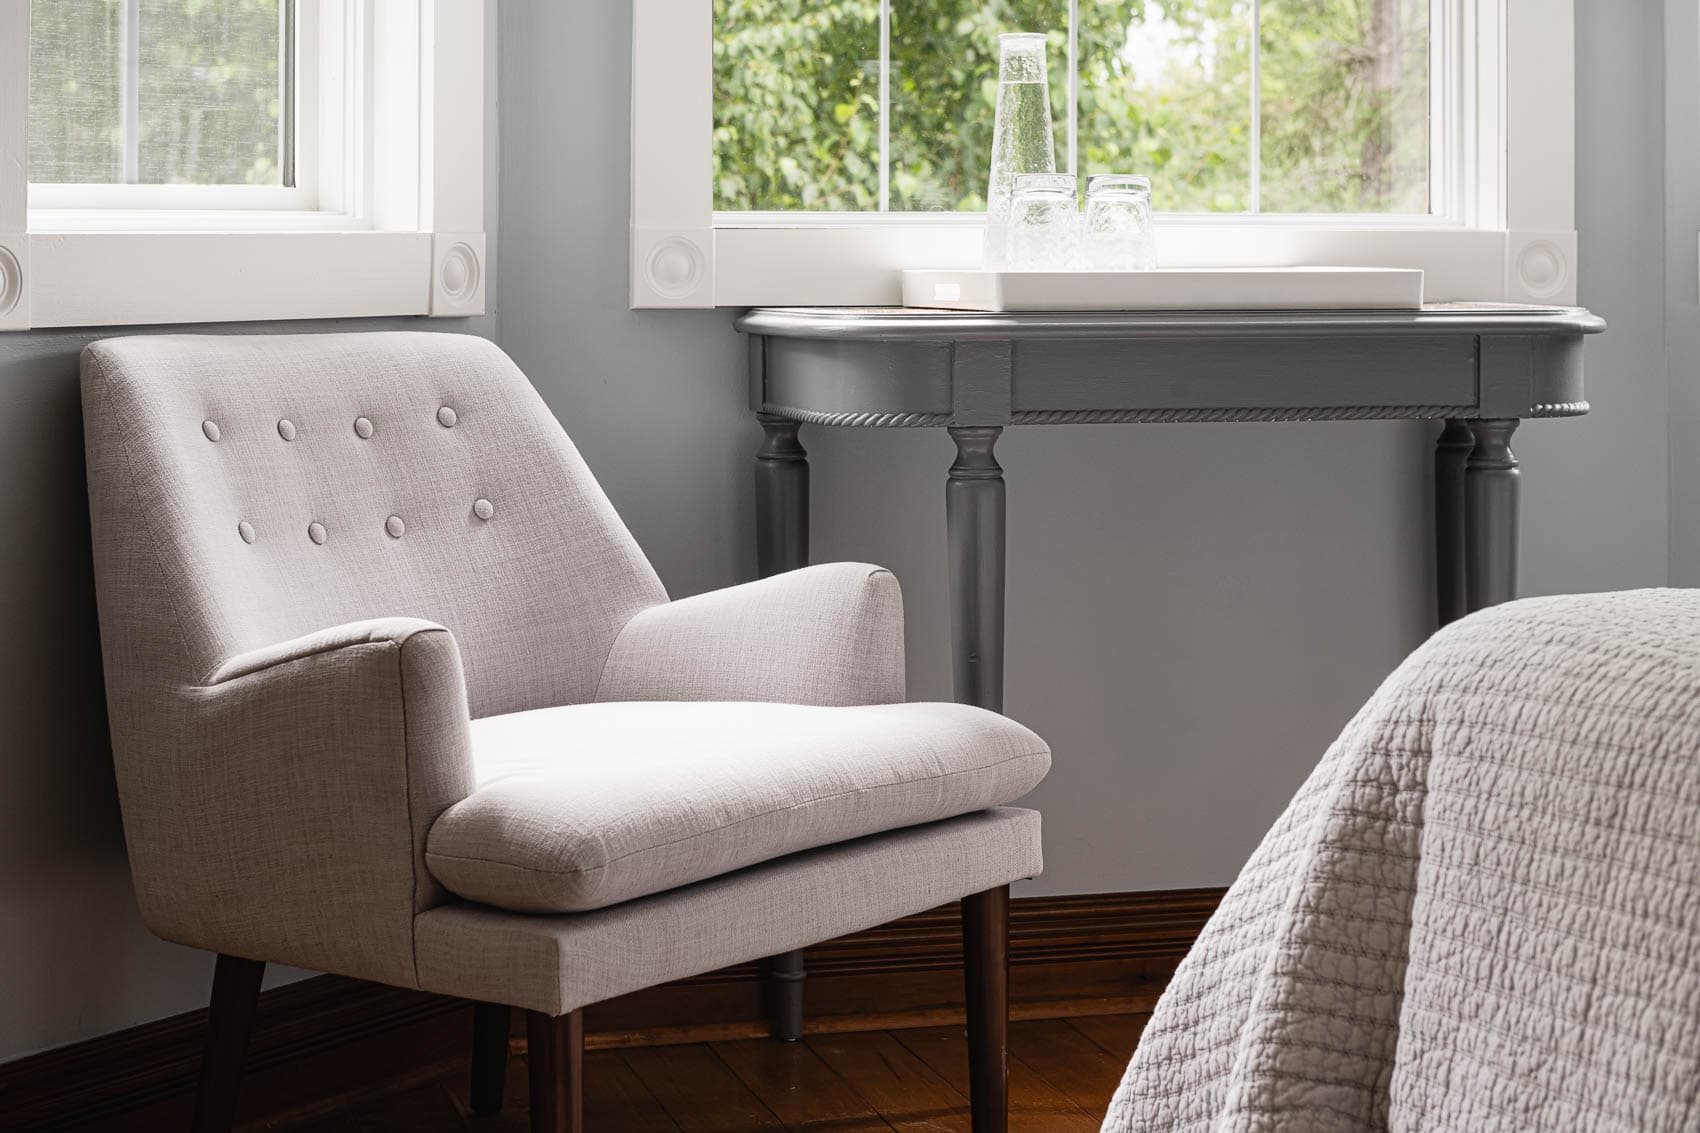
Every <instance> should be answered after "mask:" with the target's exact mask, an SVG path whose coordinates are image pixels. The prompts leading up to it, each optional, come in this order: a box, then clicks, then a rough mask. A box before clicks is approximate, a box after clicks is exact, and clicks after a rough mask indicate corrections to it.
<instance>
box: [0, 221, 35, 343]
mask: <svg viewBox="0 0 1700 1133" xmlns="http://www.w3.org/2000/svg"><path fill="white" fill-rule="evenodd" d="M29 266H30V245H29V237H28V236H27V235H25V234H24V233H22V232H15V233H8V234H7V235H4V236H0V330H28V329H29V326H30V296H29Z"/></svg>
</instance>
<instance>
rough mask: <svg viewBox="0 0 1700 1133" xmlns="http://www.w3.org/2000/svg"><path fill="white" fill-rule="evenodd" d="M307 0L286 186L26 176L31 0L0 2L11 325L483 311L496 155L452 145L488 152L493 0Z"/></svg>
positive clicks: (0, 261)
mask: <svg viewBox="0 0 1700 1133" xmlns="http://www.w3.org/2000/svg"><path fill="white" fill-rule="evenodd" d="M297 3H298V12H299V15H298V18H299V19H300V21H301V23H300V25H299V26H300V27H301V28H302V29H303V32H305V30H306V29H307V28H313V29H314V31H315V34H314V42H315V44H316V46H317V50H306V49H305V48H306V37H305V34H303V35H302V36H301V37H300V39H299V40H298V45H297V46H298V55H299V56H300V57H302V59H303V61H304V62H305V59H306V57H307V56H312V57H313V64H312V69H313V70H316V72H317V74H316V77H315V81H314V83H313V88H314V89H313V90H309V89H308V88H307V84H306V83H304V82H303V83H300V84H298V85H297V90H298V99H299V103H298V106H299V110H298V119H297V126H298V129H301V130H302V131H303V133H304V132H305V128H306V126H307V124H308V122H309V120H312V121H313V124H314V127H315V129H314V134H315V136H316V138H317V139H318V144H316V145H315V146H314V153H313V155H312V159H311V160H310V162H309V163H308V164H309V166H310V172H311V175H312V177H313V184H312V185H311V186H310V187H307V188H306V190H305V191H304V192H303V193H302V194H299V195H298V196H297V197H295V198H294V199H288V198H280V197H279V195H278V192H279V191H278V190H277V189H275V188H271V189H270V190H269V191H268V187H264V186H198V185H159V186H155V185H117V186H71V187H65V186H31V185H29V184H28V183H27V170H28V168H29V162H28V145H29V74H28V61H29V12H30V5H29V4H28V3H27V2H22V0H20V2H18V3H8V4H0V330H24V329H29V328H32V327H64V326H115V325H135V324H159V323H189V322H219V321H261V320H274V319H304V318H340V317H358V316H375V315H433V316H443V317H448V316H453V317H462V316H467V315H479V314H483V313H484V310H485V302H484V295H485V275H486V270H485V242H484V163H483V161H482V160H475V161H470V162H469V161H464V160H455V158H456V156H457V155H464V154H482V153H483V150H484V39H485V4H484V0H297ZM305 69H306V68H304V70H305ZM298 152H299V151H298ZM438 154H442V155H444V160H443V161H441V162H439V161H437V160H436V155H438ZM301 173H302V170H301V169H300V167H298V176H299V175H300V174H301ZM249 189H257V190H259V191H258V192H253V193H250V192H247V190H249ZM37 195H38V196H39V198H40V199H39V200H38V201H36V202H35V203H37V204H40V205H52V206H54V207H36V208H31V207H30V206H31V204H32V196H37ZM308 197H311V200H310V202H309V201H308V200H307V199H306V198H308ZM309 204H310V206H311V207H303V206H306V205H309ZM279 205H282V206H284V207H277V206H279Z"/></svg>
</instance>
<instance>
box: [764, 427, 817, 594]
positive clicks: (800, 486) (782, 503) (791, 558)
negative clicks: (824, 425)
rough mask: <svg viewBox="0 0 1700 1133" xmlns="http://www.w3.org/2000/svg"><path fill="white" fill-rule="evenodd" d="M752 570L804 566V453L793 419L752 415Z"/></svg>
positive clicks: (806, 458)
mask: <svg viewBox="0 0 1700 1133" xmlns="http://www.w3.org/2000/svg"><path fill="white" fill-rule="evenodd" d="M756 420H758V421H760V422H761V432H762V439H761V448H760V449H758V450H757V451H756V573H757V574H758V575H760V576H761V577H762V578H766V577H767V576H768V575H770V574H780V573H782V572H784V571H788V570H796V569H797V568H799V567H805V566H808V565H809V454H808V451H807V450H806V449H804V448H803V445H802V442H801V441H799V440H798V439H797V430H798V429H799V428H800V427H801V426H799V425H798V423H797V422H795V421H790V420H787V419H786V418H784V417H776V416H774V415H773V414H771V413H758V414H756Z"/></svg>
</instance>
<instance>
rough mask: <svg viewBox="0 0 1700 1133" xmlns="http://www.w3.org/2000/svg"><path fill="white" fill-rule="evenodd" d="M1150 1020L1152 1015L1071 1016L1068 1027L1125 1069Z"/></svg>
mask: <svg viewBox="0 0 1700 1133" xmlns="http://www.w3.org/2000/svg"><path fill="white" fill-rule="evenodd" d="M1150 1018H1151V1016H1150V1015H1089V1016H1086V1017H1084V1018H1082V1017H1078V1016H1071V1017H1070V1018H1069V1020H1068V1025H1069V1026H1071V1027H1073V1028H1074V1029H1075V1030H1077V1031H1079V1032H1080V1033H1081V1034H1083V1035H1085V1036H1086V1037H1087V1038H1089V1039H1091V1040H1092V1041H1093V1042H1095V1043H1097V1044H1098V1045H1099V1046H1100V1047H1102V1048H1103V1049H1104V1052H1105V1053H1106V1054H1108V1055H1109V1056H1110V1057H1111V1058H1114V1059H1115V1060H1117V1061H1118V1062H1120V1063H1121V1064H1122V1065H1123V1066H1124V1067H1125V1066H1126V1065H1127V1060H1128V1059H1130V1058H1132V1057H1133V1048H1134V1047H1136V1046H1138V1045H1139V1036H1140V1035H1142V1034H1144V1033H1145V1024H1146V1022H1147V1021H1149V1020H1150Z"/></svg>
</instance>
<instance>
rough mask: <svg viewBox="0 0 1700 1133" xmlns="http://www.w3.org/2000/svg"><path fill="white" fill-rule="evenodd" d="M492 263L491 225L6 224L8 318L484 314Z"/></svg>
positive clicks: (2, 293) (0, 254) (20, 322)
mask: <svg viewBox="0 0 1700 1133" xmlns="http://www.w3.org/2000/svg"><path fill="white" fill-rule="evenodd" d="M483 265H484V234H483V233H482V232H473V233H444V232H417V231H415V232H373V231H304V230H296V231H289V230H277V231H233V230H231V227H230V226H226V228H225V229H224V230H222V231H157V230H156V231H87V230H81V231H77V230H64V231H32V232H30V233H29V234H28V235H27V236H24V237H21V238H20V237H11V238H7V237H5V236H0V330H25V329H29V328H32V327H75V326H136V325H145V324H161V323H201V322H250V321H254V322H258V321H271V320H281V319H319V318H358V317H366V316H377V315H434V316H439V317H464V316H469V315H480V314H483V313H484V270H483ZM26 280H27V282H28V286H27V287H25V286H24V281H26Z"/></svg>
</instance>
